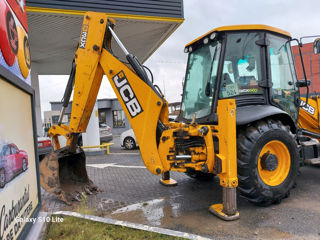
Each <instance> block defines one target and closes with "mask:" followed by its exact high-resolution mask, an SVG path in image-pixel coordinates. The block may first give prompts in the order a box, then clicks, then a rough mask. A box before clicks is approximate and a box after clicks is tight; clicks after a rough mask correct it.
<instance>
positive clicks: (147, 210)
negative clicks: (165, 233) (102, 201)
mask: <svg viewBox="0 0 320 240" xmlns="http://www.w3.org/2000/svg"><path fill="white" fill-rule="evenodd" d="M179 212H180V203H176V202H172V203H171V201H170V200H167V199H164V198H159V199H154V200H151V201H146V202H141V203H135V204H132V205H128V206H126V207H123V208H119V209H117V210H115V211H113V212H112V213H111V216H113V217H115V218H117V219H119V218H121V219H125V220H128V219H140V220H141V219H143V220H145V221H147V222H148V223H150V224H152V225H155V226H160V225H163V224H164V222H166V218H168V217H177V216H179Z"/></svg>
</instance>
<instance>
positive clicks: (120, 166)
mask: <svg viewBox="0 0 320 240" xmlns="http://www.w3.org/2000/svg"><path fill="white" fill-rule="evenodd" d="M87 166H88V167H94V168H101V169H103V168H107V167H117V168H146V167H145V166H127V165H116V163H101V164H87Z"/></svg>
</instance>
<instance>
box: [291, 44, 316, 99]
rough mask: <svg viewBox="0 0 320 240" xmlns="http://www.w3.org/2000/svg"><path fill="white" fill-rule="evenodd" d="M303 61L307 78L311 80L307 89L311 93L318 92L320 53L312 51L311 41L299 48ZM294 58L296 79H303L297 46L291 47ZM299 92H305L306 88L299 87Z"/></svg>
mask: <svg viewBox="0 0 320 240" xmlns="http://www.w3.org/2000/svg"><path fill="white" fill-rule="evenodd" d="M301 52H302V56H303V63H304V66H305V70H306V75H307V79H308V80H310V81H311V83H310V86H309V91H310V94H311V95H317V94H319V93H320V54H318V55H316V54H314V53H313V43H306V44H303V46H302V48H301ZM292 53H293V56H294V59H295V65H296V72H297V78H298V80H302V79H304V77H303V71H302V65H301V60H300V55H299V49H298V46H293V47H292ZM300 91H301V94H303V95H304V94H306V88H301V89H300Z"/></svg>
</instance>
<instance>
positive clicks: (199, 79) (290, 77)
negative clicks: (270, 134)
mask: <svg viewBox="0 0 320 240" xmlns="http://www.w3.org/2000/svg"><path fill="white" fill-rule="evenodd" d="M290 40H291V36H290V34H289V33H287V32H285V31H283V30H280V29H277V28H273V27H269V26H266V25H239V26H228V27H220V28H217V29H214V30H212V31H210V32H209V33H207V34H205V35H203V36H201V37H199V38H197V39H195V40H194V41H192V42H191V43H189V44H187V45H186V47H185V52H186V53H188V54H189V56H188V64H187V70H186V76H185V84H184V92H183V98H182V107H181V113H180V116H179V119H180V120H182V121H184V122H190V121H192V119H195V120H196V121H197V123H200V124H205V123H215V122H216V121H217V117H216V109H217V104H218V99H226V98H235V99H236V104H237V124H238V125H239V124H240V125H242V124H246V123H248V122H246V121H254V120H255V118H256V119H261V118H263V117H268V116H271V115H276V114H277V115H279V116H280V115H281V114H282V115H285V116H286V117H285V118H287V119H288V121H291V122H292V123H291V124H290V125H292V124H293V125H294V124H295V123H296V121H297V118H298V111H299V91H298V88H297V87H296V82H297V79H296V72H295V67H294V62H293V57H292V53H291V46H290ZM248 115H250V116H251V118H250V117H248ZM290 119H291V120H290Z"/></svg>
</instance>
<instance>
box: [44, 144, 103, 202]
mask: <svg viewBox="0 0 320 240" xmlns="http://www.w3.org/2000/svg"><path fill="white" fill-rule="evenodd" d="M40 184H41V186H42V187H43V188H44V189H45V190H46V191H48V192H49V193H51V194H52V195H54V196H56V197H57V198H58V199H60V200H62V201H63V202H65V203H66V204H68V205H71V201H74V200H76V201H80V200H81V195H82V194H89V195H91V194H93V193H95V192H97V191H99V190H98V188H97V186H96V185H94V184H93V182H92V181H91V180H90V179H89V177H88V174H87V170H86V156H85V154H84V152H83V150H82V149H81V148H79V147H78V148H77V149H76V151H75V152H71V151H70V148H69V147H63V148H61V149H58V150H56V151H54V152H52V153H50V154H48V155H47V156H46V157H45V158H44V159H43V160H42V161H41V162H40Z"/></svg>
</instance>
